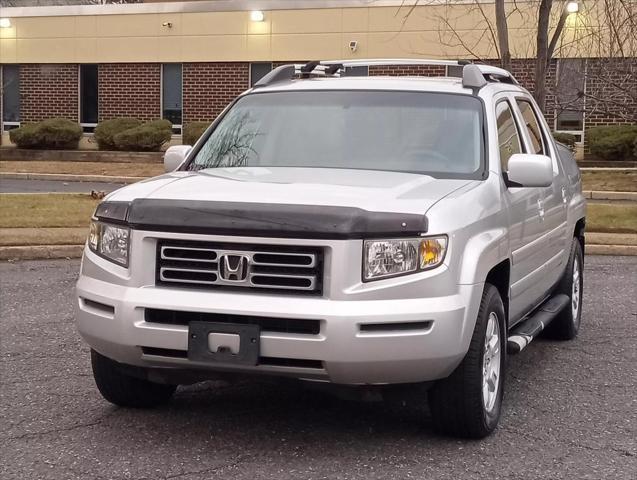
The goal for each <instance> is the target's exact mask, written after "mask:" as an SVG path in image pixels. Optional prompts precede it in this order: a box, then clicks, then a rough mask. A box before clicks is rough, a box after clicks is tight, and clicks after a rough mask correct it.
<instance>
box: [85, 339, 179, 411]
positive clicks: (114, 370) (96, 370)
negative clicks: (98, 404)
mask: <svg viewBox="0 0 637 480" xmlns="http://www.w3.org/2000/svg"><path fill="white" fill-rule="evenodd" d="M91 365H92V367H93V378H94V379H95V384H96V385H97V388H98V389H99V391H100V393H101V394H102V396H103V397H104V398H105V399H106V400H108V401H109V402H111V403H113V404H115V405H119V406H120V407H133V408H151V407H156V406H157V405H160V404H162V403H165V402H167V401H168V400H169V399H170V397H172V395H173V393H175V390H176V388H177V387H176V386H175V385H164V384H160V383H154V382H150V381H148V380H144V379H141V378H137V377H132V376H130V375H126V374H125V373H123V372H122V369H121V367H119V366H118V364H117V362H114V361H113V360H111V359H110V358H107V357H105V356H103V355H100V354H99V353H97V352H96V351H95V350H91Z"/></svg>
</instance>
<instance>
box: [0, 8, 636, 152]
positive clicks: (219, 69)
mask: <svg viewBox="0 0 637 480" xmlns="http://www.w3.org/2000/svg"><path fill="white" fill-rule="evenodd" d="M252 3H255V2H251V1H250V0H236V1H234V2H218V1H200V2H179V3H169V4H166V3H145V4H135V5H108V6H71V7H18V8H4V9H3V10H2V17H4V18H5V19H6V20H4V21H3V25H4V28H1V29H0V63H1V64H2V86H3V91H2V96H1V98H2V104H1V107H2V131H3V133H4V135H3V143H5V142H7V141H8V138H7V135H6V132H7V131H8V130H10V129H11V128H15V127H16V126H19V125H20V123H21V122H33V121H38V120H42V119H46V118H52V117H65V118H69V119H72V120H75V121H78V122H80V123H81V124H82V126H83V128H84V130H85V131H86V132H87V134H89V135H90V132H91V131H92V129H93V128H94V126H95V125H96V123H98V122H99V121H102V120H105V119H109V118H113V117H135V118H139V119H143V120H150V119H156V118H167V119H169V120H171V122H172V123H173V125H174V131H175V134H176V135H179V133H180V131H181V128H182V126H183V125H184V124H187V123H189V122H193V121H201V120H203V121H210V120H212V119H214V118H215V116H217V115H218V114H219V113H220V112H221V111H222V110H223V108H224V107H225V106H226V105H227V104H228V103H229V102H230V101H231V100H232V99H233V98H234V97H236V96H237V95H238V94H239V93H241V92H242V91H244V90H246V89H247V88H249V87H250V86H251V85H252V84H253V83H254V82H255V81H257V80H258V79H259V78H261V77H262V76H263V75H264V74H265V73H267V72H268V71H270V70H271V69H272V68H273V66H276V65H279V64H282V63H286V62H290V61H299V59H306V60H307V59H321V58H322V59H333V58H346V59H355V58H389V57H394V58H398V57H401V58H402V57H413V58H420V57H425V58H467V57H468V56H469V55H468V53H467V51H466V49H463V47H461V46H458V45H453V44H452V42H445V41H444V39H443V37H444V35H441V33H440V28H441V27H440V25H441V13H440V10H439V8H440V6H439V5H438V6H436V5H423V6H420V7H417V8H416V9H415V11H414V12H412V13H411V14H410V15H409V17H405V16H404V12H405V10H404V7H402V9H401V4H402V3H403V2H402V0H400V1H378V2H375V3H374V4H373V6H370V3H369V2H367V1H365V0H343V1H339V2H333V1H323V0H311V1H310V0H294V1H293V2H290V1H289V0H288V1H283V0H272V1H270V2H267V5H268V8H270V10H267V11H263V12H259V13H258V14H256V13H255V12H254V11H253V10H251V5H252ZM256 3H259V2H256ZM256 3H255V5H256ZM407 3H409V2H407ZM423 3H425V2H423ZM456 3H458V2H456ZM465 3H467V4H468V3H469V2H465ZM596 3H597V2H596V0H589V1H587V2H585V5H586V7H587V9H590V11H592V6H593V5H596ZM260 4H264V2H260ZM291 5H293V6H294V9H290V6H291ZM517 6H518V8H521V9H522V10H523V9H524V8H525V6H524V2H522V3H520V2H518V4H517ZM449 8H455V9H460V10H459V12H457V13H456V25H458V24H457V21H459V20H458V19H462V21H463V22H464V23H463V25H462V28H463V30H462V31H463V32H465V33H463V35H465V34H466V35H470V34H473V33H476V32H479V29H480V26H479V18H476V20H475V26H472V23H471V18H472V15H474V14H472V13H471V11H469V10H467V11H466V12H464V13H463V11H462V8H468V7H466V6H464V4H463V3H462V2H460V4H459V5H454V6H453V7H449ZM526 8H528V9H532V8H533V5H532V4H531V3H529V4H528V5H526ZM529 11H531V10H529ZM586 14H587V13H586V10H582V11H580V12H579V13H578V14H577V15H586ZM445 15H447V14H446V13H445ZM446 21H447V23H449V21H448V18H447V20H446ZM516 22H517V23H516ZM7 24H8V26H7ZM457 28H460V27H457ZM568 28H569V26H568V24H567V28H566V30H565V32H564V36H565V37H568V36H569V35H571V36H572V35H574V34H573V32H569V30H568ZM574 29H575V30H576V28H575V27H574ZM509 30H510V37H511V43H512V49H513V53H514V57H515V58H514V60H513V65H512V70H513V74H514V75H515V76H516V78H517V79H518V80H519V81H520V83H522V84H523V85H524V86H526V87H527V88H529V90H531V91H532V90H533V88H534V78H533V77H534V60H533V59H532V58H528V56H529V55H525V53H528V44H529V42H531V43H532V42H534V38H533V37H532V36H529V35H530V33H529V30H530V29H528V28H526V25H525V24H524V21H523V20H521V19H520V20H515V16H511V19H510V20H509ZM454 32H456V31H455V30H454ZM443 33H444V32H443ZM353 42H355V47H352V44H353ZM415 46H417V47H418V48H419V50H420V49H421V50H423V51H422V52H420V51H418V52H417V53H415V52H416V48H415ZM421 47H422V48H421ZM424 50H426V51H424ZM472 53H473V54H475V55H479V56H480V58H482V59H486V60H483V61H486V62H489V63H495V64H497V63H498V62H497V60H489V58H492V55H493V48H492V45H489V44H488V42H486V41H485V42H482V43H478V44H477V45H476V46H474V49H472ZM562 53H563V54H564V55H563V56H561V57H560V56H558V58H556V59H555V60H553V61H552V62H551V65H550V68H549V70H548V77H547V89H548V96H547V106H546V111H545V115H546V117H547V119H548V121H549V124H550V125H551V126H552V127H553V128H554V129H555V130H557V131H568V132H572V133H575V134H576V135H578V137H579V139H580V140H583V133H584V131H585V129H586V128H588V127H590V126H596V125H606V124H615V123H634V122H636V121H637V103H636V101H637V100H636V99H637V82H636V81H635V79H636V78H637V59H636V58H635V56H634V52H633V54H632V56H631V55H630V54H629V55H626V54H625V52H624V55H623V56H614V57H600V56H596V53H597V52H596V50H595V49H594V48H591V47H590V46H585V45H583V43H582V46H581V48H579V49H577V50H571V51H568V52H566V51H565V52H562ZM566 54H569V55H570V56H569V55H566ZM453 68H454V67H444V66H442V67H438V66H434V67H423V66H407V67H377V66H376V67H370V68H369V69H367V68H357V69H354V70H352V71H351V72H350V73H351V74H356V75H434V76H436V75H448V74H454V72H452V71H448V69H453ZM176 141H178V139H176Z"/></svg>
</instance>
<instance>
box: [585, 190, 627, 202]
mask: <svg viewBox="0 0 637 480" xmlns="http://www.w3.org/2000/svg"><path fill="white" fill-rule="evenodd" d="M582 193H583V194H584V197H585V198H587V199H589V200H628V201H631V202H637V192H613V191H610V190H609V191H601V190H585V191H583V192H582Z"/></svg>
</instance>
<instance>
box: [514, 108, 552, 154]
mask: <svg viewBox="0 0 637 480" xmlns="http://www.w3.org/2000/svg"><path fill="white" fill-rule="evenodd" d="M517 104H518V108H519V109H520V113H521V114H522V118H523V119H524V126H525V127H526V129H527V131H528V132H529V140H530V141H531V145H530V147H531V151H530V152H529V153H536V154H538V155H546V154H547V153H546V148H545V142H544V137H543V135H542V130H541V129H540V122H539V121H538V118H537V116H536V115H535V111H534V110H533V106H532V105H531V102H529V101H527V100H522V99H518V100H517Z"/></svg>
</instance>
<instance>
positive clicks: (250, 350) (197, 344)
mask: <svg viewBox="0 0 637 480" xmlns="http://www.w3.org/2000/svg"><path fill="white" fill-rule="evenodd" d="M211 334H212V335H213V336H214V338H213V340H211V338H210V336H211ZM215 334H220V335H216V336H215ZM259 335H260V328H259V325H243V324H229V323H215V322H197V321H195V322H190V323H189V325H188V359H189V360H191V361H193V362H205V363H226V364H239V365H256V364H257V363H258V362H259V350H260V337H259ZM235 336H238V337H239V351H238V352H236V353H234V352H232V347H231V346H230V343H235V342H228V344H229V345H228V346H227V347H226V346H225V345H223V343H224V341H223V338H224V337H226V338H229V339H230V338H231V337H235ZM220 342H221V346H220V347H219V348H218V349H217V351H212V350H211V344H219V343H220Z"/></svg>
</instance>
